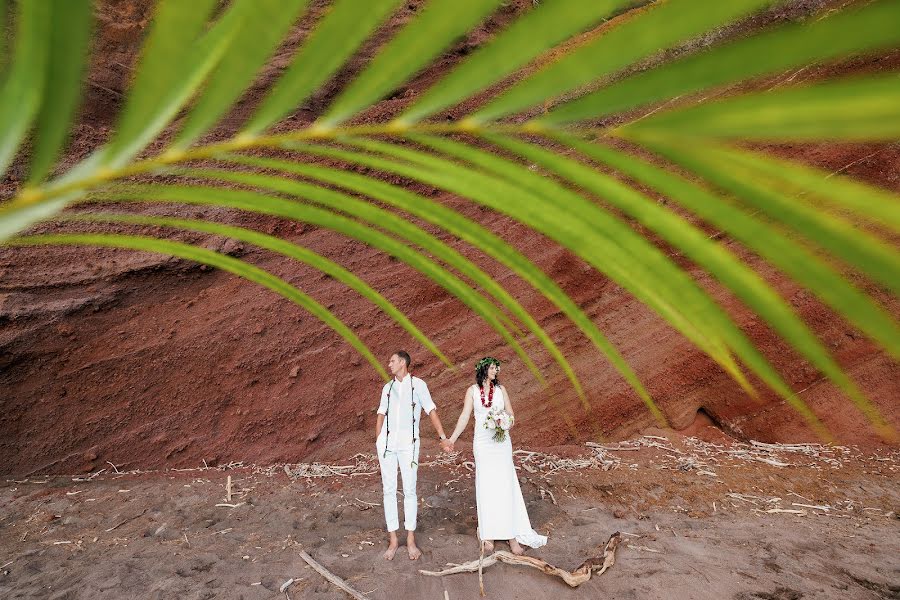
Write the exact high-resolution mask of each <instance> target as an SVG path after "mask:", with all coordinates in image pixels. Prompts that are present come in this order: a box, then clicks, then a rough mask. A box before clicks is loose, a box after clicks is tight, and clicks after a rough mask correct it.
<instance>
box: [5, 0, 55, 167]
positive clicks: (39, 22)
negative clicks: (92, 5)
mask: <svg viewBox="0 0 900 600" xmlns="http://www.w3.org/2000/svg"><path fill="white" fill-rule="evenodd" d="M18 6H19V11H18V13H17V15H16V45H15V55H14V60H13V63H12V66H11V67H10V69H9V70H8V72H7V73H6V79H5V81H4V82H3V90H2V91H0V173H3V172H5V171H6V168H7V167H8V166H9V163H10V162H11V161H12V159H13V157H14V156H15V153H16V151H17V150H18V149H19V145H20V144H21V143H22V140H23V139H24V137H25V133H26V132H27V131H28V128H29V127H30V126H31V122H32V120H33V119H34V118H35V117H36V116H37V114H38V110H39V107H40V104H41V98H42V97H43V92H44V82H45V80H46V76H45V70H46V68H47V61H48V54H49V53H50V49H49V42H50V31H51V27H52V25H51V22H52V18H53V13H52V9H53V6H52V5H51V3H49V2H44V1H43V0H31V1H29V2H19V3H18Z"/></svg>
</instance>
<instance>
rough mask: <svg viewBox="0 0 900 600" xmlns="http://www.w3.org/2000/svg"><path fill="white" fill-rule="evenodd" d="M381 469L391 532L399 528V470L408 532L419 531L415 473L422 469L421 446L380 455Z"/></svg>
mask: <svg viewBox="0 0 900 600" xmlns="http://www.w3.org/2000/svg"><path fill="white" fill-rule="evenodd" d="M378 464H379V466H380V467H381V486H382V488H383V489H384V520H385V522H386V523H387V530H388V531H397V530H398V529H400V522H399V519H398V517H397V467H400V477H401V479H402V481H403V525H404V526H405V527H406V530H407V531H415V530H416V512H417V510H418V502H419V499H418V498H417V497H416V473H417V472H418V470H419V453H418V444H415V445H414V446H410V447H409V448H407V449H404V450H399V451H397V452H392V451H390V450H388V451H387V452H385V451H384V450H381V451H380V452H379V453H378Z"/></svg>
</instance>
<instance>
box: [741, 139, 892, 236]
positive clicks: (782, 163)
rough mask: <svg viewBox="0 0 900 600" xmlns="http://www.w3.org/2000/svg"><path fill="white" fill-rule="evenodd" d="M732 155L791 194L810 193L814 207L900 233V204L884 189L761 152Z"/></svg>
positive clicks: (759, 177) (759, 176) (743, 164)
mask: <svg viewBox="0 0 900 600" xmlns="http://www.w3.org/2000/svg"><path fill="white" fill-rule="evenodd" d="M730 158H732V159H734V160H735V161H738V162H739V163H740V164H741V165H742V166H743V167H745V168H747V169H750V170H751V171H753V173H754V176H755V178H756V179H757V180H758V181H766V182H767V183H769V184H770V185H772V186H774V187H777V188H778V189H783V190H785V192H786V193H789V194H791V195H792V196H804V195H806V196H808V197H807V198H805V200H806V202H807V203H808V204H810V205H811V206H813V207H823V206H824V207H825V208H828V209H830V210H832V211H834V212H850V213H851V214H852V215H856V216H857V217H861V218H863V219H866V220H868V221H869V222H871V223H875V224H878V225H880V226H883V227H886V228H888V229H890V230H891V231H894V232H900V203H898V202H897V199H896V197H894V196H893V195H891V194H890V193H889V192H887V191H885V190H880V189H878V188H875V187H872V186H869V185H865V184H863V183H860V182H857V181H853V180H852V179H849V178H847V177H843V176H841V175H838V176H835V174H834V173H826V172H824V171H821V170H817V169H813V168H810V167H808V166H805V165H800V164H798V163H795V162H789V161H786V160H778V159H774V158H770V157H768V156H764V155H763V154H760V153H758V152H748V151H743V152H734V153H732V154H731V156H730Z"/></svg>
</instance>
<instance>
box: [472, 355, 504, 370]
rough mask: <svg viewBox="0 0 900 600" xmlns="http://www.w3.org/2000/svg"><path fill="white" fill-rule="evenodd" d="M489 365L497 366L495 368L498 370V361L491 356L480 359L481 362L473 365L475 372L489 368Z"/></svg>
mask: <svg viewBox="0 0 900 600" xmlns="http://www.w3.org/2000/svg"><path fill="white" fill-rule="evenodd" d="M491 364H495V365H497V368H498V369H499V368H500V361H499V360H497V359H496V358H494V357H493V356H485V357H484V358H482V359H481V360H479V361H478V362H477V363H475V370H476V371H479V370H481V368H482V367H484V368H487V367H488V366H490V365H491Z"/></svg>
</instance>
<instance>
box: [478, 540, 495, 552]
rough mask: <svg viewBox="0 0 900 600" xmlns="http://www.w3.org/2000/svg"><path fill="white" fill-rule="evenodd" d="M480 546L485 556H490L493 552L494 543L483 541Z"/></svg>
mask: <svg viewBox="0 0 900 600" xmlns="http://www.w3.org/2000/svg"><path fill="white" fill-rule="evenodd" d="M481 545H482V546H483V547H484V553H485V554H490V553H492V552H493V551H494V542H492V541H491V540H484V541H483V542H481Z"/></svg>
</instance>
